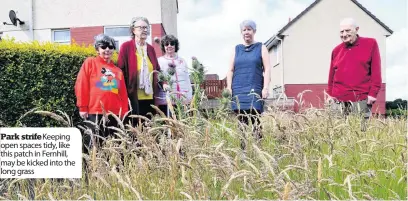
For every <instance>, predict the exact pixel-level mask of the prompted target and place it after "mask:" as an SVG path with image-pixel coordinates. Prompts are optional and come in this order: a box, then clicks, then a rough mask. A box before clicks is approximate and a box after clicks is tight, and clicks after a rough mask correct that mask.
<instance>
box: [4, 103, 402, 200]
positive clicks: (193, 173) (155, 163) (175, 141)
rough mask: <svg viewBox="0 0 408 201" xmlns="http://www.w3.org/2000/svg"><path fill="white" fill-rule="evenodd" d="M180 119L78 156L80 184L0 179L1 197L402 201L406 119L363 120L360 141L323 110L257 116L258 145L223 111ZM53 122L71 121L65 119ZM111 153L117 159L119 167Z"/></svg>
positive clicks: (152, 123) (350, 122) (354, 127)
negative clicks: (243, 141)
mask: <svg viewBox="0 0 408 201" xmlns="http://www.w3.org/2000/svg"><path fill="white" fill-rule="evenodd" d="M188 109H190V110H194V111H195V113H194V114H192V113H191V112H186V110H188ZM183 113H184V115H175V116H174V118H175V119H173V118H167V117H165V116H156V117H154V118H153V119H152V120H149V121H147V122H146V125H144V126H143V127H142V126H140V127H136V128H132V127H130V126H129V125H126V124H125V127H124V128H123V129H118V134H120V136H121V140H120V141H118V140H117V139H116V140H114V139H109V140H108V141H107V142H106V144H105V145H104V147H103V148H100V149H95V150H94V151H95V152H91V153H90V155H89V156H88V155H84V160H85V162H86V163H87V164H88V169H87V170H84V172H83V175H84V176H83V178H82V179H66V180H53V179H38V180H28V179H26V180H3V183H0V192H1V193H2V194H1V195H0V196H1V198H2V199H25V198H27V199H70V200H71V199H109V200H111V199H113V200H119V199H124V200H128V199H135V200H136V199H137V200H147V199H149V200H152V199H172V200H174V199H319V200H326V199H327V200H328V199H333V200H345V199H398V200H400V199H408V197H407V129H406V126H407V123H406V119H405V118H404V119H394V118H387V119H376V118H372V119H370V120H369V122H368V128H367V131H366V132H361V130H360V117H358V116H353V115H352V116H349V117H348V118H347V119H345V118H342V117H336V116H334V115H332V114H331V112H330V111H329V110H326V109H321V110H319V109H315V108H312V109H308V110H304V111H303V112H302V113H298V114H295V113H292V112H288V111H280V110H278V109H274V108H270V110H269V111H267V112H265V113H264V114H263V115H262V119H261V122H262V127H263V131H262V132H263V139H262V141H261V142H260V143H257V142H256V141H255V139H254V138H253V137H252V135H251V129H250V128H246V129H245V130H242V131H241V130H240V129H238V122H237V120H236V117H235V116H234V115H230V114H229V113H227V112H226V111H225V110H216V111H215V112H208V111H202V110H197V109H196V108H188V106H186V108H185V109H184V110H183ZM204 113H205V115H204ZM42 114H48V113H42ZM52 115H53V116H54V117H55V119H58V118H60V120H61V121H62V119H65V120H64V122H65V123H66V122H70V121H69V120H68V119H66V118H67V117H65V116H59V115H58V114H52ZM204 116H205V117H204ZM180 118H182V119H180ZM169 132H171V137H168V136H169V135H168V134H169ZM243 134H245V135H246V136H247V138H246V139H247V145H248V146H247V150H246V151H245V152H243V151H242V150H241V148H240V136H241V135H243ZM134 137H136V138H137V140H138V142H137V143H136V141H135V140H134ZM120 153H123V154H124V156H125V163H124V166H123V167H122V166H121V163H120V162H119V158H120ZM117 166H118V168H116V167H117ZM85 175H87V177H85ZM2 184H3V185H2Z"/></svg>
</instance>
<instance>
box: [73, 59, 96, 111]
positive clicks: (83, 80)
mask: <svg viewBox="0 0 408 201" xmlns="http://www.w3.org/2000/svg"><path fill="white" fill-rule="evenodd" d="M90 61H91V59H90V58H87V59H86V60H85V61H84V63H83V64H82V66H81V69H80V70H79V72H78V75H77V79H76V81H75V95H76V98H77V102H76V106H77V107H78V109H79V115H80V116H81V117H82V118H84V119H85V118H87V117H88V112H89V111H88V109H89V98H90V97H89V93H90V86H89V76H90V68H91V65H92V63H91V62H90Z"/></svg>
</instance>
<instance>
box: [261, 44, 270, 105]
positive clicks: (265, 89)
mask: <svg viewBox="0 0 408 201" xmlns="http://www.w3.org/2000/svg"><path fill="white" fill-rule="evenodd" d="M262 63H263V66H264V83H263V89H262V98H268V94H269V83H270V81H271V63H270V60H269V53H268V49H267V48H266V46H265V45H262Z"/></svg>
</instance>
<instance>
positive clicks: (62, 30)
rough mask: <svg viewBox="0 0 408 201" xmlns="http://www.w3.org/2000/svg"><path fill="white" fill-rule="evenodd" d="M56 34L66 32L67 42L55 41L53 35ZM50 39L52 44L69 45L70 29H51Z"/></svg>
mask: <svg viewBox="0 0 408 201" xmlns="http://www.w3.org/2000/svg"><path fill="white" fill-rule="evenodd" d="M56 32H68V33H69V40H55V33H56ZM51 38H52V42H53V43H58V44H64V45H70V44H71V30H70V29H53V30H51Z"/></svg>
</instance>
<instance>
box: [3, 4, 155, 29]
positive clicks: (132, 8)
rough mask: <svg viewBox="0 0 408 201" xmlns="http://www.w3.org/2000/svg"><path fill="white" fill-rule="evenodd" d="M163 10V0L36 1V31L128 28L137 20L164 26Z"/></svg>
mask: <svg viewBox="0 0 408 201" xmlns="http://www.w3.org/2000/svg"><path fill="white" fill-rule="evenodd" d="M7 1H10V0H7ZM160 6H161V5H160V0H148V1H145V0H115V1H112V0H86V1H84V0H69V1H62V0H34V11H35V12H34V28H35V29H48V28H71V27H84V26H100V25H105V26H109V25H123V24H125V25H129V24H130V21H131V19H132V17H135V16H145V17H147V18H148V20H149V21H150V23H161V10H160Z"/></svg>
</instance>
